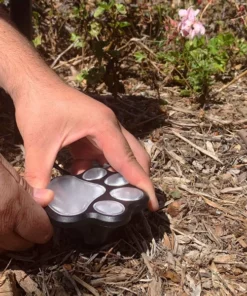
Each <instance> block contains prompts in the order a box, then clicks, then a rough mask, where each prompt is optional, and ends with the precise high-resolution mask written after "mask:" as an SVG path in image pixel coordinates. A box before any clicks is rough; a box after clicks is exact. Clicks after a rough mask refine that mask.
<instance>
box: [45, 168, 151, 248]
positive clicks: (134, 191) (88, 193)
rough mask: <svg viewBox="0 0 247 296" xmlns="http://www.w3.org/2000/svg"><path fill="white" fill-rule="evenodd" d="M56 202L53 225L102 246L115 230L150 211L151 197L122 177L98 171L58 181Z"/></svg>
mask: <svg viewBox="0 0 247 296" xmlns="http://www.w3.org/2000/svg"><path fill="white" fill-rule="evenodd" d="M48 188H49V189H51V190H52V191H54V193H55V197H54V200H53V201H52V202H51V203H50V204H49V205H48V206H47V207H46V212H47V214H48V215H49V217H50V219H51V221H52V222H53V224H55V225H57V226H59V227H62V228H72V229H76V230H79V232H80V233H81V234H82V239H83V240H84V242H85V243H87V244H102V243H104V242H105V241H106V240H107V238H108V237H109V235H110V234H111V233H112V231H114V230H115V229H117V228H119V227H120V226H123V225H125V224H127V223H128V222H129V221H130V220H131V218H132V216H133V215H134V214H136V213H137V212H140V211H142V210H144V209H145V208H147V204H148V197H147V195H146V194H145V193H144V192H143V191H142V190H140V189H138V188H136V187H134V186H132V185H130V184H129V183H128V182H127V181H126V180H125V179H124V178H123V177H122V176H121V175H120V174H119V173H116V172H110V171H109V170H107V169H104V168H101V167H94V168H91V169H89V170H87V171H85V172H84V173H82V174H79V175H76V176H71V175H65V176H60V177H56V178H54V179H53V180H52V181H51V182H50V184H49V186H48Z"/></svg>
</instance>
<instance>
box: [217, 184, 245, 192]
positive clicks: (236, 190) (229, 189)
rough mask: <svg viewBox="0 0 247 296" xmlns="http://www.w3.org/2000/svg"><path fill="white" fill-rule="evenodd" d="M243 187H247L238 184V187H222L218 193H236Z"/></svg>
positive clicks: (243, 188)
mask: <svg viewBox="0 0 247 296" xmlns="http://www.w3.org/2000/svg"><path fill="white" fill-rule="evenodd" d="M245 189H247V185H245V186H240V187H227V188H224V189H222V190H221V191H220V193H237V192H242V191H243V190H245Z"/></svg>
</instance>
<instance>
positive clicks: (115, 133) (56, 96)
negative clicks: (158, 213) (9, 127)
mask: <svg viewBox="0 0 247 296" xmlns="http://www.w3.org/2000/svg"><path fill="white" fill-rule="evenodd" d="M15 107H16V120H17V124H18V127H19V130H20V132H21V135H22V137H23V139H24V146H25V159H26V162H25V165H26V169H25V178H26V180H27V181H28V182H29V184H30V185H32V186H33V187H36V188H45V187H46V186H47V185H48V183H49V181H50V176H51V170H52V167H53V164H54V161H55V159H56V156H57V153H58V152H59V150H60V149H61V148H63V147H65V146H68V145H69V147H70V150H71V153H72V156H73V158H74V163H73V165H72V169H73V172H74V173H78V172H81V171H83V170H85V169H87V168H89V167H90V166H91V162H92V161H93V160H95V161H98V162H99V163H100V164H102V163H109V164H110V165H111V167H112V168H113V169H114V170H116V171H117V172H119V173H120V174H122V175H123V177H124V178H125V179H126V180H127V181H128V182H129V183H130V184H132V185H134V186H136V187H138V188H141V189H142V190H144V191H145V192H146V193H147V195H148V196H149V197H150V204H149V206H150V209H151V210H157V209H158V202H157V199H156V197H155V192H154V188H153V185H152V182H151V180H150V178H149V176H148V175H149V164H150V160H149V157H148V155H147V153H146V152H145V150H144V149H143V147H142V146H141V144H140V143H139V142H138V141H137V140H136V139H135V138H134V137H133V136H132V135H131V134H130V133H129V132H128V131H127V130H126V129H124V128H123V127H122V126H121V125H120V124H119V123H118V121H117V119H116V117H115V115H114V113H113V112H112V111H111V110H110V109H109V108H108V107H106V106H105V105H104V104H102V103H100V102H98V101H96V100H94V99H92V98H90V97H88V96H86V95H84V94H82V93H81V92H79V91H77V90H76V89H73V88H71V87H69V86H67V85H65V84H63V83H62V82H61V83H58V82H57V81H56V83H54V85H52V86H49V85H48V86H44V85H43V86H42V87H41V86H40V85H38V84H37V83H32V86H31V87H30V88H29V89H28V91H26V92H25V97H24V96H23V97H22V98H20V99H18V100H15Z"/></svg>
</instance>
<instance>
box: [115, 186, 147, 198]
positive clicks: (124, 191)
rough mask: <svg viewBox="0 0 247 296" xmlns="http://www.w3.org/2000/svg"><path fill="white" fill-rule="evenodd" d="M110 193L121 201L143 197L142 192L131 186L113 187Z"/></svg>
mask: <svg viewBox="0 0 247 296" xmlns="http://www.w3.org/2000/svg"><path fill="white" fill-rule="evenodd" d="M110 195H111V196H112V197H114V198H116V199H118V200H122V201H136V200H140V199H141V198H142V197H143V192H142V191H141V190H139V189H137V188H133V187H123V188H118V189H113V190H112V191H111V192H110Z"/></svg>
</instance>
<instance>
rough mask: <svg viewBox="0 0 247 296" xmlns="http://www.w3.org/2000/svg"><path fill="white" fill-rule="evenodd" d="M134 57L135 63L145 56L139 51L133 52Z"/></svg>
mask: <svg viewBox="0 0 247 296" xmlns="http://www.w3.org/2000/svg"><path fill="white" fill-rule="evenodd" d="M134 57H135V58H136V61H137V63H141V62H142V61H143V60H144V59H146V58H147V56H146V54H145V53H143V52H141V51H137V52H135V53H134Z"/></svg>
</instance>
